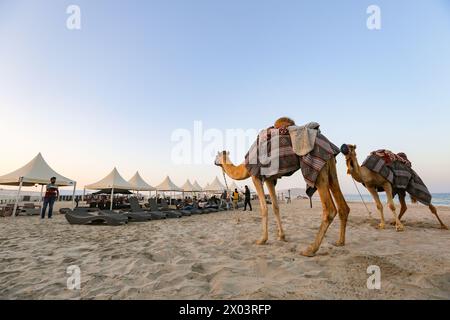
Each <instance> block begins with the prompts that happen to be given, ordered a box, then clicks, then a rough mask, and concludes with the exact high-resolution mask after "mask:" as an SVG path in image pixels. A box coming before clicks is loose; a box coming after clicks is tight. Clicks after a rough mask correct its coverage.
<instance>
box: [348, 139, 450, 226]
mask: <svg viewBox="0 0 450 320" xmlns="http://www.w3.org/2000/svg"><path fill="white" fill-rule="evenodd" d="M346 146H347V148H348V153H347V154H346V155H345V159H346V163H347V169H348V170H347V173H348V174H349V175H351V176H352V177H353V179H355V180H356V181H358V182H360V183H362V184H364V186H365V187H366V188H367V190H369V192H370V194H371V195H372V197H373V199H374V200H375V203H376V205H377V210H378V212H379V213H380V217H381V222H380V224H379V228H380V229H384V227H385V221H384V214H383V205H382V203H381V201H380V197H379V196H378V190H379V189H381V188H382V189H383V190H384V191H385V192H386V197H387V201H388V206H389V208H390V209H391V211H392V214H393V215H394V221H393V222H392V224H393V225H395V229H396V230H397V231H403V229H404V227H403V224H402V223H401V219H402V217H403V215H404V214H405V212H406V210H407V209H408V207H407V206H406V201H405V197H406V193H405V192H399V193H398V197H399V201H400V215H399V216H398V217H397V214H396V212H395V211H396V207H395V204H394V199H393V186H392V184H391V183H390V182H389V181H388V180H386V179H385V178H384V177H383V176H381V175H380V174H378V173H376V172H373V171H371V170H369V169H368V168H366V167H361V166H360V165H359V163H358V159H357V157H356V151H355V150H356V146H355V145H350V144H347V145H346ZM411 200H412V201H413V202H415V201H416V200H415V199H414V198H413V197H411ZM429 208H430V211H431V213H432V214H433V215H434V216H436V218H437V219H438V221H439V223H440V224H441V228H442V229H447V226H446V225H445V224H444V223H443V222H442V220H441V219H440V218H439V216H438V214H437V210H436V208H435V207H434V206H433V205H432V204H430V205H429Z"/></svg>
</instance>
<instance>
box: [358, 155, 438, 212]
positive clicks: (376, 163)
mask: <svg viewBox="0 0 450 320" xmlns="http://www.w3.org/2000/svg"><path fill="white" fill-rule="evenodd" d="M379 151H380V150H378V151H375V152H372V153H371V154H370V155H369V157H367V159H366V160H365V161H364V163H363V164H362V166H363V167H366V168H367V169H369V170H371V171H373V172H376V173H378V174H380V175H381V176H382V177H384V178H385V179H386V180H387V181H389V182H390V183H391V184H392V187H393V192H394V194H393V196H395V195H396V194H404V193H405V192H407V193H409V194H410V195H411V197H413V198H415V199H416V200H417V201H419V202H420V203H423V204H424V205H426V206H429V205H430V204H431V199H432V197H431V193H430V191H428V188H427V186H426V185H425V183H423V181H422V179H421V178H420V177H419V175H418V174H417V173H416V172H415V171H414V170H413V169H412V168H411V162H409V160H408V158H407V157H406V155H405V154H397V155H396V156H400V158H401V159H398V158H393V157H392V154H394V153H392V152H390V151H388V150H382V151H388V153H380V152H379ZM385 154H388V159H389V161H387V158H386V156H385ZM394 155H395V154H394ZM378 191H379V192H381V191H384V190H383V189H382V188H381V189H379V190H378Z"/></svg>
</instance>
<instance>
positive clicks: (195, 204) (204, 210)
mask: <svg viewBox="0 0 450 320" xmlns="http://www.w3.org/2000/svg"><path fill="white" fill-rule="evenodd" d="M193 206H194V209H195V210H198V211H199V213H200V214H207V213H211V212H212V211H211V210H209V209H207V208H200V207H199V205H198V202H194V204H193Z"/></svg>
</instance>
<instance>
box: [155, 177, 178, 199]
mask: <svg viewBox="0 0 450 320" xmlns="http://www.w3.org/2000/svg"><path fill="white" fill-rule="evenodd" d="M155 188H156V197H158V191H162V192H165V191H168V192H183V189H182V188H180V187H178V186H177V185H176V184H175V183H173V181H172V180H171V179H170V177H169V176H166V178H165V179H164V180H163V181H162V182H161V183H160V184H158V185H157V186H156V187H155ZM170 201H172V200H170Z"/></svg>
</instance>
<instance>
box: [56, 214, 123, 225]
mask: <svg viewBox="0 0 450 320" xmlns="http://www.w3.org/2000/svg"><path fill="white" fill-rule="evenodd" d="M65 217H66V220H67V221H68V222H69V223H70V224H75V225H109V226H120V225H124V224H127V223H128V217H126V216H123V215H119V214H116V215H110V214H104V213H102V212H100V211H98V212H96V213H93V212H88V211H85V210H76V211H73V210H70V211H69V212H66V214H65Z"/></svg>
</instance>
